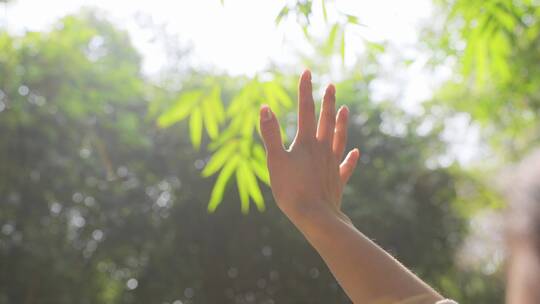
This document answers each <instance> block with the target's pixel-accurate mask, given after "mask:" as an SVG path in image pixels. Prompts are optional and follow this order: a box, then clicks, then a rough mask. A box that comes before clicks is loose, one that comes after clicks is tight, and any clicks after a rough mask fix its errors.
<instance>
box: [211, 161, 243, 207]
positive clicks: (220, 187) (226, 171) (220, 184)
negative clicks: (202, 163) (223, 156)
mask: <svg viewBox="0 0 540 304" xmlns="http://www.w3.org/2000/svg"><path fill="white" fill-rule="evenodd" d="M239 161H240V157H239V156H235V157H233V158H231V160H230V161H229V162H227V164H226V165H225V167H223V170H221V172H220V173H219V176H218V178H217V180H216V183H215V184H214V188H213V189H212V194H211V195H210V201H209V202H208V211H209V212H214V211H216V208H217V206H219V204H220V203H221V201H222V200H223V193H224V192H225V186H227V182H228V181H229V179H230V177H231V175H232V174H233V173H234V171H235V169H236V167H237V165H238V162H239Z"/></svg>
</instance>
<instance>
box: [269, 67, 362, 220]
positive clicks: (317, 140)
mask: <svg viewBox="0 0 540 304" xmlns="http://www.w3.org/2000/svg"><path fill="white" fill-rule="evenodd" d="M298 90H299V94H298V95H299V98H298V129H297V133H296V137H295V138H294V141H293V143H292V144H291V146H290V147H289V149H288V150H285V148H284V147H283V142H282V140H281V135H280V130H279V124H278V121H277V119H276V117H275V115H274V114H273V113H272V111H271V110H270V108H269V107H268V106H262V107H261V113H260V114H261V117H260V124H261V133H262V137H263V141H264V144H265V147H266V151H267V162H268V170H269V172H270V184H271V187H272V193H273V195H274V198H275V200H276V202H277V204H278V206H279V207H280V208H281V209H282V210H283V212H284V213H285V214H286V215H287V216H289V217H293V218H295V219H298V218H302V217H305V216H309V215H312V214H314V213H320V212H323V213H328V212H330V213H333V214H335V215H338V216H340V217H342V218H346V217H345V216H344V215H343V214H342V213H341V211H340V204H341V195H342V191H343V187H344V185H345V184H346V183H347V181H348V179H349V178H350V176H351V174H352V172H353V170H354V168H355V167H356V163H357V161H358V158H359V156H360V153H359V151H358V149H353V150H352V151H350V152H349V153H348V155H347V156H346V157H345V159H344V160H343V161H342V158H343V153H344V150H345V145H346V142H347V120H348V116H349V111H348V108H347V107H345V106H343V107H341V108H340V109H339V110H338V111H337V114H336V109H335V101H336V98H335V93H336V90H335V87H334V86H333V85H329V86H328V87H327V88H326V91H325V94H324V98H323V102H322V107H321V113H320V117H319V123H318V125H317V124H316V118H315V104H314V102H313V96H312V85H311V73H310V72H309V71H305V72H304V73H303V74H302V76H301V77H300V84H299V89H298Z"/></svg>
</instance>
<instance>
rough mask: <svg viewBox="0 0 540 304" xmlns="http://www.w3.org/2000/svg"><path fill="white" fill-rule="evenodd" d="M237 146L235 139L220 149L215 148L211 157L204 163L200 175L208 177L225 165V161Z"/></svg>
mask: <svg viewBox="0 0 540 304" xmlns="http://www.w3.org/2000/svg"><path fill="white" fill-rule="evenodd" d="M237 147H238V141H236V140H235V141H233V142H231V143H229V144H225V145H223V146H222V147H221V149H219V150H217V151H216V152H215V153H214V154H213V155H212V158H211V159H210V161H209V162H208V163H207V164H206V166H205V167H204V170H203V171H202V176H204V177H208V176H210V175H212V174H214V173H216V172H217V171H218V170H219V169H221V167H223V166H224V165H225V163H226V162H227V161H228V160H229V158H230V157H231V156H232V155H233V153H234V152H235V151H236V149H237Z"/></svg>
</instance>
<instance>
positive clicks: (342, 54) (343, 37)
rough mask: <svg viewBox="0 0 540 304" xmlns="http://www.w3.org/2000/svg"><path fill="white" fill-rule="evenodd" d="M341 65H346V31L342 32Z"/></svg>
mask: <svg viewBox="0 0 540 304" xmlns="http://www.w3.org/2000/svg"><path fill="white" fill-rule="evenodd" d="M339 49H340V53H341V63H342V64H343V65H345V29H343V30H342V31H341V43H340V48H339Z"/></svg>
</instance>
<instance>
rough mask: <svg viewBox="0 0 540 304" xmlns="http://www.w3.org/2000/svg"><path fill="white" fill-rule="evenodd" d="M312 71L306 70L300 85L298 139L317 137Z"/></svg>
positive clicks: (308, 139)
mask: <svg viewBox="0 0 540 304" xmlns="http://www.w3.org/2000/svg"><path fill="white" fill-rule="evenodd" d="M311 92H312V85H311V72H310V71H309V70H305V71H304V73H302V76H301V77H300V84H299V85H298V130H297V133H296V139H299V140H307V141H310V140H313V139H314V138H315V104H314V103H313V95H312V94H311Z"/></svg>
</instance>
